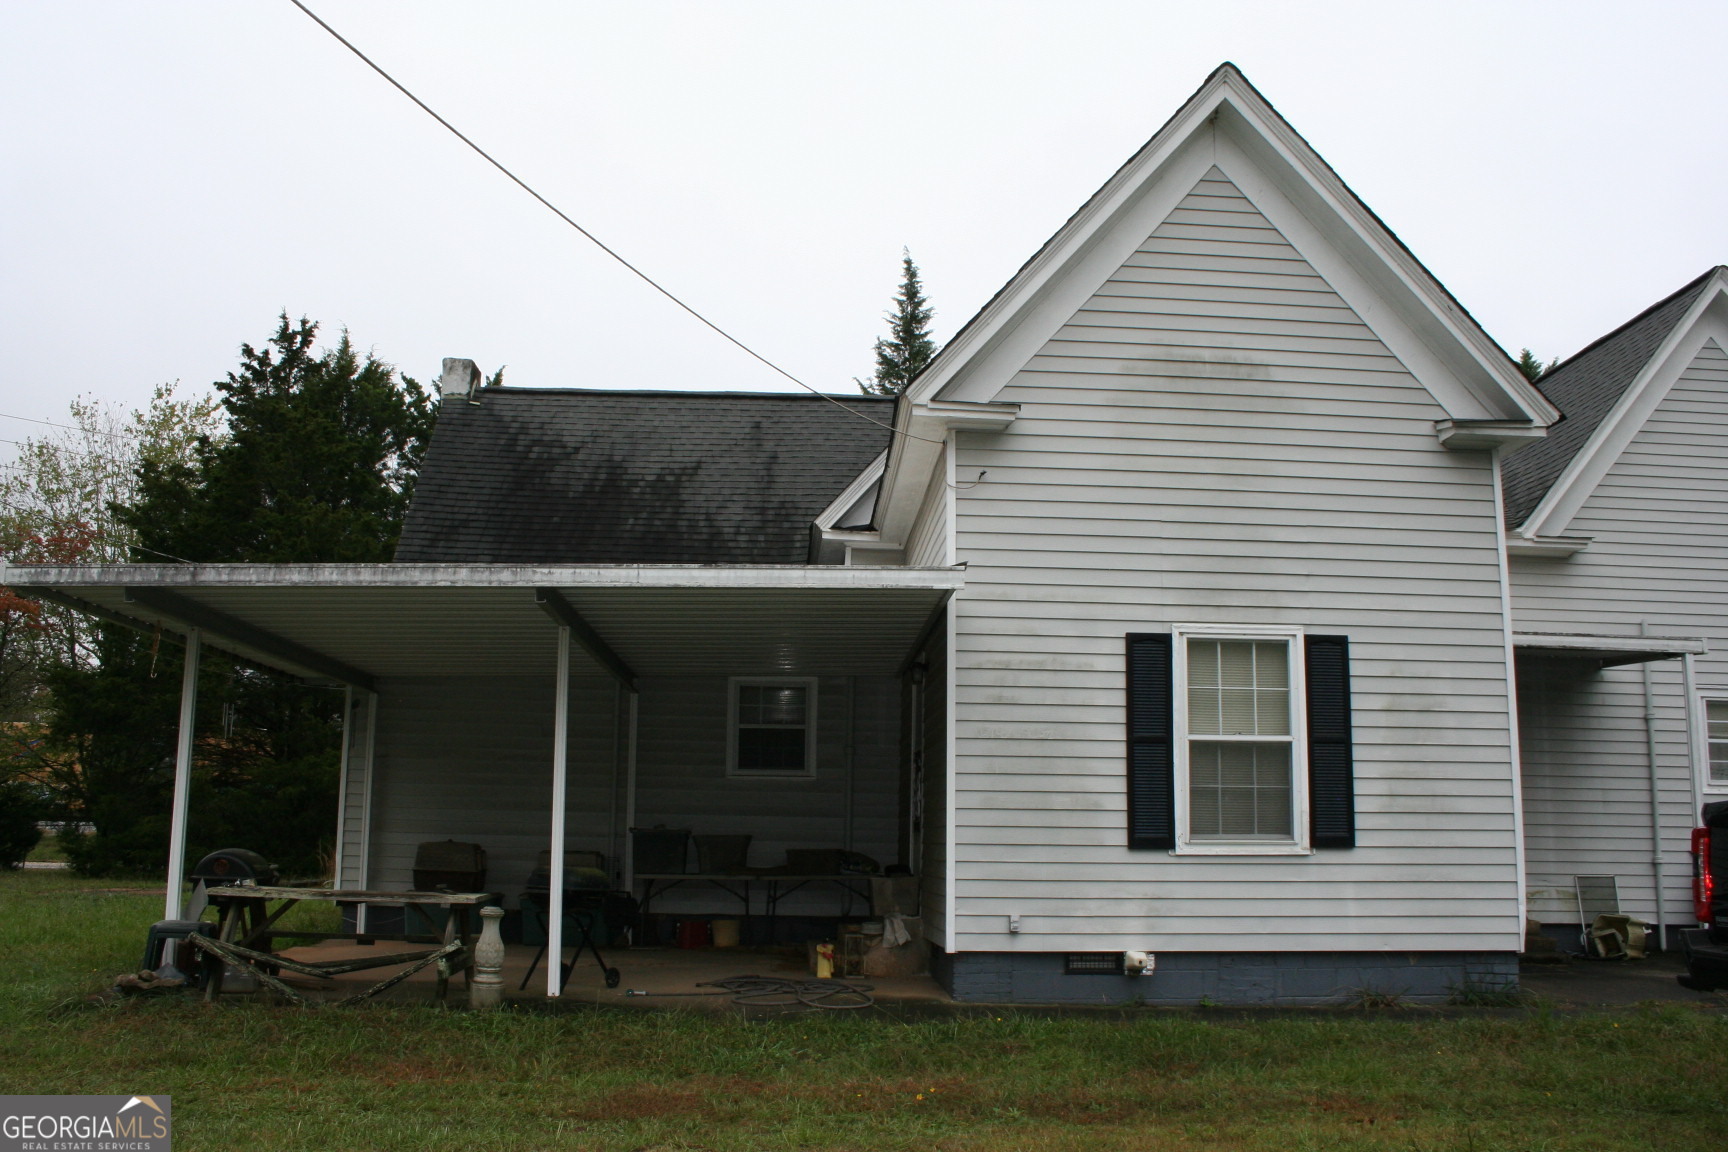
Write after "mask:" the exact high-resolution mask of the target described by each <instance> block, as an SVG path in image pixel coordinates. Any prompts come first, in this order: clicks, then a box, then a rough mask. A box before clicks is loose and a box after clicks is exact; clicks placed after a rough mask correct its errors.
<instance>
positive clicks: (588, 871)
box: [518, 850, 637, 991]
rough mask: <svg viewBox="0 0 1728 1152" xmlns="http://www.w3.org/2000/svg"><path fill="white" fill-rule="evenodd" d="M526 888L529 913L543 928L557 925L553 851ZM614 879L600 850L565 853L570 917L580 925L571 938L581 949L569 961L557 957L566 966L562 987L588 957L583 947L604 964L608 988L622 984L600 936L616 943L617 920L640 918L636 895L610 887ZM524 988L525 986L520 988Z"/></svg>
mask: <svg viewBox="0 0 1728 1152" xmlns="http://www.w3.org/2000/svg"><path fill="white" fill-rule="evenodd" d="M524 887H525V891H523V893H522V912H523V915H525V916H534V917H536V918H537V919H539V921H540V926H541V928H542V929H543V930H545V929H549V928H550V927H551V924H550V920H551V910H552V890H551V889H552V853H551V852H550V851H549V850H548V851H543V852H541V853H540V858H539V860H538V861H537V865H536V867H535V869H534V871H533V872H532V873H530V874H529V876H528V883H527V884H526V885H525V886H524ZM610 887H611V881H610V880H609V879H608V878H607V874H606V857H604V856H603V855H601V854H600V853H598V852H566V853H564V918H565V920H566V922H568V923H569V924H570V926H571V927H572V928H573V929H574V933H573V936H572V939H571V940H568V941H566V943H567V944H569V943H574V944H575V946H576V952H575V954H574V955H573V956H571V957H570V963H569V964H562V963H561V962H562V959H563V958H562V957H556V958H554V959H555V960H557V961H559V962H560V964H561V967H562V972H561V978H560V980H559V982H558V987H559V990H560V991H562V990H563V988H564V985H565V984H567V983H568V982H569V980H570V973H571V971H572V970H573V969H574V968H575V967H576V961H578V960H580V959H581V958H582V953H583V952H585V951H586V952H591V953H593V956H594V962H595V963H596V964H598V965H599V966H600V972H601V974H602V975H603V976H604V977H605V980H606V987H608V988H616V987H618V981H619V973H618V969H616V968H613V967H611V966H610V965H608V964H607V963H606V959H605V957H603V956H601V955H600V940H601V939H605V940H606V941H607V944H608V946H610V944H611V941H610V938H609V937H610V934H611V932H612V930H613V928H615V927H616V926H617V925H619V924H629V923H634V922H635V919H636V914H637V908H636V900H635V898H634V897H632V896H631V895H630V894H629V893H628V892H614V891H608V889H609V888H610ZM547 940H548V937H542V939H541V944H540V951H538V952H536V953H535V954H534V959H533V961H532V962H531V963H530V964H529V965H528V971H527V972H526V973H524V974H523V976H522V984H521V988H526V987H528V981H530V980H532V979H533V978H534V970H535V969H536V968H538V967H539V966H540V961H541V960H542V959H544V958H545V956H546V947H547ZM518 991H520V988H519V989H518Z"/></svg>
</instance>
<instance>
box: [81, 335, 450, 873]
mask: <svg viewBox="0 0 1728 1152" xmlns="http://www.w3.org/2000/svg"><path fill="white" fill-rule="evenodd" d="M317 329H318V326H317V325H316V324H313V323H311V322H310V321H307V320H305V319H302V320H300V321H299V322H298V323H293V322H290V321H289V319H288V317H287V315H286V314H284V315H283V316H282V317H281V318H280V320H279V322H278V325H277V329H276V333H275V335H274V336H272V337H271V338H270V340H269V342H268V343H267V344H266V345H265V346H264V348H262V349H255V348H253V347H252V346H251V345H242V346H241V364H240V368H239V370H238V371H237V372H233V373H230V374H229V376H228V378H227V379H226V380H225V381H220V382H218V383H217V384H216V389H217V391H218V392H219V393H220V394H221V407H222V414H223V416H224V417H225V418H226V427H225V429H224V430H223V434H222V435H221V436H220V437H218V436H213V435H205V436H202V437H200V438H199V439H198V440H197V442H196V443H195V444H194V445H193V446H192V450H191V452H190V453H188V454H185V455H183V456H179V457H155V458H152V457H146V458H144V459H143V460H142V461H141V462H140V466H139V470H138V476H139V480H138V485H137V488H136V494H135V496H134V497H133V499H131V500H130V502H127V503H124V504H121V505H118V506H117V507H116V509H115V513H116V516H117V518H118V520H119V521H120V523H122V524H123V525H125V526H126V527H127V528H128V529H129V530H130V531H131V532H132V533H133V534H134V536H133V543H132V548H133V552H134V557H133V558H134V559H135V560H137V561H138V562H141V563H157V564H160V563H164V562H165V561H166V560H168V559H169V558H173V559H181V560H189V561H195V562H258V563H292V562H297V561H300V562H327V563H350V562H373V561H387V560H389V559H390V558H391V555H392V553H393V551H394V548H395V542H396V538H397V536H398V535H399V534H400V533H401V528H402V519H403V514H404V512H405V511H406V509H407V504H408V498H409V496H410V494H411V492H412V489H413V483H414V478H415V475H416V472H417V469H418V467H419V462H420V459H421V457H422V455H423V454H424V452H425V448H426V443H427V441H428V439H429V437H430V434H431V428H432V422H433V419H434V416H435V409H434V407H433V404H432V402H431V400H430V398H429V397H428V396H427V395H426V393H425V392H424V391H423V390H422V389H421V388H420V386H419V385H418V384H416V383H415V382H414V381H413V380H410V379H408V378H407V377H398V376H397V375H396V373H395V370H394V369H393V368H391V366H390V365H388V364H385V363H383V362H381V361H379V360H377V359H375V358H373V357H371V356H367V357H365V358H364V359H362V358H361V357H360V356H359V355H358V354H357V353H356V352H355V350H354V347H353V344H352V343H351V342H350V340H349V339H348V336H347V334H346V333H344V334H343V336H342V338H341V340H340V341H339V342H338V343H337V345H336V346H335V347H334V348H332V349H329V350H327V351H323V352H318V351H316V350H315V349H314V346H313V341H314V338H315V336H316V333H317ZM97 651H98V659H97V660H96V661H95V662H94V663H92V664H90V665H87V666H83V667H71V668H65V669H61V670H60V671H59V672H58V673H57V674H56V676H55V677H54V678H53V679H52V681H51V683H50V695H51V699H52V705H51V708H50V710H49V717H48V727H49V733H50V745H51V754H52V755H53V756H54V757H55V758H56V762H57V763H58V765H59V766H60V775H59V776H58V777H57V779H56V783H57V789H56V790H57V792H58V793H59V794H60V796H61V797H62V799H63V801H64V804H65V807H66V809H67V815H70V816H73V817H75V818H78V819H82V820H87V821H89V822H91V823H93V824H94V825H95V826H96V834H95V835H94V836H68V837H64V838H63V840H62V843H63V844H64V846H65V848H66V851H67V854H68V855H69V857H70V858H71V859H72V862H73V865H74V866H75V867H76V868H78V869H79V870H80V871H82V872H86V873H94V874H102V873H117V872H118V873H132V872H160V870H161V868H162V863H163V860H164V858H165V856H166V854H167V846H168V805H169V796H170V793H171V790H172V784H173V765H174V755H173V742H174V733H175V714H176V707H175V701H176V699H177V697H178V692H179V689H178V685H179V680H180V677H179V669H180V661H181V658H182V649H181V648H180V646H179V645H178V644H177V643H175V642H174V641H172V640H170V639H168V638H166V637H161V636H144V635H140V634H138V633H136V632H131V631H128V630H125V629H122V628H118V627H113V626H103V627H102V628H101V630H100V639H99V641H98V643H97ZM198 703H199V708H198V711H199V714H198V718H197V733H198V743H197V745H196V748H195V756H194V765H193V772H194V777H193V788H192V804H191V821H190V824H189V826H188V832H189V836H188V839H189V850H188V856H189V857H190V858H192V859H196V858H197V857H198V856H199V855H201V854H203V853H204V852H206V851H209V850H211V849H213V848H220V847H229V846H238V847H246V848H252V849H255V850H256V851H259V852H262V853H264V855H265V856H267V857H269V858H270V859H272V860H274V861H275V862H276V863H278V864H280V865H282V866H283V867H284V868H286V869H288V870H289V871H290V872H291V873H297V874H300V875H312V874H316V873H317V871H318V870H319V868H320V865H321V857H322V856H323V855H324V853H325V852H326V851H327V849H328V841H329V839H330V836H331V830H332V828H333V826H334V822H335V812H336V789H337V775H338V768H337V766H338V762H339V755H338V743H339V741H338V734H339V732H340V730H341V708H342V693H341V692H339V691H333V690H331V689H329V688H321V687H311V686H307V685H304V684H300V683H298V682H296V681H293V680H291V679H289V678H287V677H285V676H281V675H279V674H276V673H274V672H269V671H265V670H260V669H256V668H251V667H248V666H246V665H244V664H241V663H238V662H236V661H233V660H230V659H228V658H227V657H225V656H222V655H221V654H219V653H216V652H212V651H209V650H206V653H205V657H204V660H203V662H202V673H201V676H200V682H199V701H198Z"/></svg>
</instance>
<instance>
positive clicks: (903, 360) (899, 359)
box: [854, 249, 936, 396]
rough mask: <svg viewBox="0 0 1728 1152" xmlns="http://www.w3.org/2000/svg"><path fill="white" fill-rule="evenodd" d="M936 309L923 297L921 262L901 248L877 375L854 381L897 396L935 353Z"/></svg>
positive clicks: (879, 348)
mask: <svg viewBox="0 0 1728 1152" xmlns="http://www.w3.org/2000/svg"><path fill="white" fill-rule="evenodd" d="M935 314H936V313H935V312H934V311H933V310H932V309H931V308H930V302H929V301H928V300H926V299H925V298H924V286H923V285H922V284H921V283H919V280H918V265H916V264H914V263H912V253H911V252H908V251H906V250H905V249H902V250H901V254H900V291H899V292H897V293H895V296H894V308H893V310H892V311H890V312H888V313H887V318H888V335H887V336H886V337H883V338H878V339H877V341H876V375H875V376H873V377H872V378H871V379H869V380H856V381H854V383H856V384H857V385H858V387H859V388H860V389H861V390H862V391H863V392H865V393H866V394H867V395H871V396H898V395H900V393H902V392H904V391H906V386H907V385H908V384H910V383H912V381H913V380H914V379H915V378H916V377H917V375H918V373H920V372H922V371H923V370H924V366H925V365H926V364H928V363H930V361H931V360H933V359H935V357H936V342H935V341H934V340H932V339H930V318H931V317H932V316H934V315H935Z"/></svg>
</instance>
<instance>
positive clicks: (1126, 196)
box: [908, 63, 1558, 426]
mask: <svg viewBox="0 0 1728 1152" xmlns="http://www.w3.org/2000/svg"><path fill="white" fill-rule="evenodd" d="M1214 166H1216V167H1219V168H1220V169H1222V171H1223V172H1224V174H1225V175H1226V176H1227V177H1228V178H1230V179H1231V180H1232V181H1233V182H1235V183H1237V184H1238V185H1239V186H1243V190H1244V192H1245V194H1247V195H1248V197H1249V199H1250V200H1253V201H1254V202H1255V205H1256V207H1257V208H1259V209H1260V210H1261V211H1262V212H1265V213H1267V214H1268V215H1269V216H1271V217H1273V218H1274V222H1275V223H1276V224H1278V225H1279V226H1280V227H1289V228H1291V229H1294V230H1295V231H1297V232H1299V233H1305V234H1306V237H1307V240H1308V245H1309V248H1310V249H1319V248H1328V249H1331V250H1332V251H1334V252H1335V253H1336V258H1335V259H1333V260H1332V261H1331V262H1330V264H1331V266H1329V267H1326V268H1322V269H1321V272H1322V274H1323V275H1325V276H1326V277H1327V278H1328V279H1329V280H1331V281H1332V282H1333V286H1334V288H1335V289H1337V290H1338V291H1340V293H1341V294H1343V295H1344V296H1345V298H1346V299H1347V300H1350V299H1352V297H1354V298H1355V299H1357V300H1364V299H1372V300H1373V301H1376V302H1384V303H1385V304H1386V305H1387V307H1376V308H1370V309H1367V311H1368V312H1371V313H1372V314H1373V315H1372V319H1370V320H1368V322H1369V324H1370V326H1371V327H1373V328H1375V330H1376V333H1377V335H1379V336H1380V337H1381V339H1382V340H1383V341H1385V342H1386V343H1387V345H1388V346H1389V347H1391V348H1392V349H1393V351H1394V353H1395V354H1397V355H1398V356H1399V357H1400V359H1402V360H1403V361H1404V363H1405V364H1406V366H1407V367H1409V368H1410V369H1411V371H1412V372H1413V373H1414V374H1415V375H1416V376H1417V378H1418V379H1419V380H1421V381H1422V382H1423V383H1424V384H1425V385H1427V386H1429V388H1430V390H1432V391H1435V393H1436V399H1437V400H1439V401H1440V403H1441V405H1442V406H1443V407H1444V408H1446V410H1447V412H1448V414H1449V415H1450V416H1452V417H1453V418H1455V419H1459V420H1502V421H1516V422H1524V423H1529V424H1532V425H1537V426H1540V425H1545V424H1547V423H1550V422H1551V421H1553V420H1554V419H1556V418H1557V415H1558V414H1557V413H1556V412H1555V410H1554V409H1553V408H1552V407H1551V406H1550V405H1549V404H1548V403H1547V401H1546V400H1545V399H1544V398H1543V397H1542V395H1541V394H1540V393H1539V392H1538V391H1537V390H1536V389H1535V388H1533V387H1532V386H1531V385H1530V384H1529V382H1528V381H1527V380H1525V379H1524V377H1523V375H1522V373H1520V372H1519V371H1518V370H1517V368H1516V366H1515V365H1514V364H1513V363H1512V362H1511V360H1510V358H1508V357H1507V355H1506V354H1505V352H1504V351H1503V350H1502V349H1500V348H1499V346H1498V345H1496V344H1495V343H1494V342H1493V340H1492V339H1490V338H1489V337H1488V336H1487V334H1486V333H1484V332H1483V331H1482V329H1481V328H1480V326H1479V325H1477V324H1476V322H1475V320H1474V319H1473V318H1472V317H1471V316H1470V315H1469V313H1468V312H1466V311H1465V310H1464V309H1463V307H1462V306H1461V305H1459V304H1458V302H1457V301H1456V300H1455V299H1453V298H1452V296H1451V295H1450V293H1448V292H1447V291H1446V289H1445V288H1444V287H1443V286H1441V285H1440V283H1439V281H1438V280H1436V279H1435V278H1434V277H1433V275H1432V274H1431V273H1429V272H1428V271H1427V269H1426V268H1424V267H1423V266H1422V265H1421V263H1420V262H1419V261H1417V260H1416V258H1415V257H1414V256H1413V255H1412V254H1411V253H1410V252H1409V250H1408V249H1406V248H1405V247H1404V245H1403V244H1402V243H1401V242H1400V241H1399V240H1398V238H1397V237H1396V236H1394V235H1393V234H1392V232H1391V231H1390V230H1389V229H1388V228H1387V227H1386V226H1385V224H1384V223H1383V222H1381V221H1380V219H1379V218H1378V217H1377V216H1375V214H1374V213H1373V212H1372V211H1370V210H1369V209H1368V208H1367V206H1366V205H1364V204H1363V203H1362V202H1361V200H1360V199H1358V198H1357V197H1356V195H1355V194H1354V193H1353V192H1351V191H1350V189H1349V188H1348V187H1347V186H1346V185H1345V184H1344V182H1343V181H1342V180H1340V179H1339V178H1338V176H1337V174H1336V173H1335V172H1334V171H1333V170H1332V168H1331V167H1330V165H1328V164H1327V163H1326V162H1325V161H1324V160H1323V159H1321V157H1320V156H1319V154H1318V153H1316V152H1315V151H1314V149H1313V148H1312V147H1310V146H1309V144H1308V143H1307V141H1306V140H1304V139H1303V138H1302V136H1301V135H1300V134H1298V133H1297V132H1296V131H1295V129H1294V128H1292V127H1291V126H1290V124H1289V123H1288V122H1287V121H1285V120H1284V118H1283V117H1282V116H1281V115H1279V113H1278V112H1277V110H1276V109H1274V108H1273V107H1272V105H1271V104H1270V103H1269V102H1268V101H1267V100H1266V98H1265V97H1264V96H1262V95H1261V94H1260V92H1259V91H1258V89H1256V88H1255V87H1254V86H1253V84H1251V83H1250V82H1249V81H1248V78H1247V77H1246V76H1245V75H1244V74H1243V72H1242V71H1241V69H1239V68H1237V67H1236V66H1235V65H1234V64H1231V63H1224V64H1221V65H1219V67H1217V68H1216V69H1214V70H1213V71H1212V73H1211V74H1210V75H1209V76H1208V77H1207V78H1206V81H1205V82H1204V83H1203V84H1202V85H1201V86H1200V88H1199V89H1197V90H1196V91H1195V93H1194V94H1193V95H1192V96H1190V97H1189V99H1188V100H1187V102H1186V103H1184V104H1183V106H1182V107H1181V108H1180V109H1179V110H1178V111H1177V112H1176V114H1175V115H1174V116H1172V117H1171V118H1170V119H1169V120H1168V121H1167V122H1166V123H1165V124H1164V126H1163V127H1162V128H1160V129H1159V131H1158V132H1157V133H1156V134H1155V135H1154V136H1153V137H1152V139H1151V140H1149V141H1148V142H1147V143H1146V144H1145V145H1144V146H1143V147H1141V148H1140V149H1139V150H1138V151H1137V152H1136V153H1135V154H1134V155H1133V156H1131V157H1130V158H1129V160H1128V161H1127V162H1126V163H1125V164H1124V165H1123V166H1122V167H1121V168H1119V169H1118V170H1117V171H1116V173H1115V174H1114V175H1112V176H1111V178H1110V179H1109V180H1108V181H1106V182H1105V184H1104V185H1103V187H1101V188H1100V189H1099V190H1098V191H1097V192H1096V193H1094V194H1093V196H1092V197H1090V198H1089V199H1088V200H1087V201H1086V203H1085V204H1083V205H1081V207H1080V208H1079V210H1078V211H1076V212H1075V213H1074V215H1073V216H1071V217H1070V218H1069V219H1068V221H1067V222H1066V223H1065V224H1064V225H1063V226H1062V228H1061V229H1059V230H1058V231H1057V232H1056V234H1055V235H1054V236H1052V237H1051V238H1050V239H1049V240H1048V241H1046V242H1045V244H1044V245H1043V247H1041V248H1040V249H1039V251H1038V252H1037V253H1035V254H1034V255H1033V256H1032V258H1031V259H1030V260H1028V261H1027V262H1026V263H1025V264H1024V265H1023V266H1022V267H1021V268H1020V270H1019V271H1018V272H1017V273H1016V274H1015V275H1014V277H1013V278H1012V279H1010V281H1009V282H1008V284H1007V285H1005V286H1004V287H1003V288H1002V289H1001V290H1000V291H999V292H998V293H997V294H996V295H995V297H993V298H992V299H991V300H990V301H989V303H987V304H986V305H985V306H984V308H983V309H981V310H980V311H979V313H978V314H977V315H976V316H974V317H973V318H972V319H971V320H970V321H969V322H968V323H967V324H966V325H965V326H964V327H963V328H962V329H961V330H960V331H959V332H958V333H957V334H956V335H955V337H954V338H953V339H952V340H951V341H950V342H949V343H948V345H947V346H946V347H945V348H944V349H943V350H942V352H941V353H940V354H939V355H938V356H937V358H936V360H935V361H933V362H932V363H931V365H930V366H929V367H928V368H926V369H925V371H924V373H923V374H922V375H921V376H920V377H919V378H918V380H916V381H914V383H913V385H912V388H911V389H910V391H909V393H908V395H909V398H910V399H911V400H912V401H913V402H914V403H917V402H927V401H930V400H935V399H941V400H959V401H989V400H991V399H993V398H994V397H995V396H996V394H997V393H998V392H999V391H1000V390H1001V388H1002V387H1003V386H1004V385H1005V384H1006V383H1007V382H1008V380H1009V379H1010V378H1011V377H1012V376H1013V374H1014V373H1015V372H1016V371H1018V369H1019V368H1020V366H1021V365H1023V364H1024V363H1025V362H1026V361H1027V360H1028V359H1030V357H1031V355H1032V354H1033V353H1034V352H1035V351H1036V350H1037V348H1039V347H1041V346H1042V345H1043V343H1044V342H1045V341H1046V340H1048V339H1049V337H1050V336H1051V335H1052V334H1054V332H1055V331H1056V330H1057V329H1058V328H1059V327H1060V326H1061V324H1062V323H1063V322H1065V321H1066V319H1067V318H1068V317H1069V316H1071V315H1072V314H1073V312H1074V310H1075V309H1076V308H1078V306H1079V304H1080V303H1081V302H1082V301H1083V300H1084V299H1086V298H1087V297H1089V296H1090V295H1091V294H1092V293H1093V292H1094V291H1095V290H1096V289H1097V287H1098V286H1099V285H1101V284H1102V283H1103V282H1104V280H1105V279H1106V278H1107V277H1108V276H1109V275H1110V273H1111V272H1112V271H1114V269H1115V268H1116V267H1119V266H1120V264H1121V262H1122V261H1123V260H1124V259H1126V258H1127V256H1128V255H1129V253H1131V252H1132V251H1133V250H1134V248H1135V247H1136V246H1138V244H1139V243H1140V241H1142V240H1143V239H1144V238H1145V237H1146V236H1147V235H1149V234H1150V232H1151V231H1152V230H1153V229H1154V228H1156V227H1157V226H1158V224H1159V223H1160V222H1162V220H1163V219H1164V218H1165V217H1167V216H1168V215H1169V213H1170V211H1171V210H1173V209H1174V207H1175V205H1176V204H1177V203H1178V202H1179V201H1180V200H1181V199H1182V197H1183V196H1184V195H1186V194H1187V193H1188V192H1189V190H1190V189H1191V188H1192V187H1193V185H1194V184H1195V183H1196V182H1197V181H1198V180H1199V179H1200V178H1201V176H1202V175H1203V174H1204V173H1205V172H1206V171H1207V170H1209V169H1211V168H1213V167H1214ZM1292 242H1293V243H1296V244H1297V247H1298V249H1299V250H1300V249H1302V248H1303V243H1302V242H1300V241H1298V240H1296V239H1295V238H1294V237H1293V238H1292ZM1304 255H1305V256H1307V257H1308V258H1310V259H1311V260H1313V259H1315V258H1316V256H1317V255H1318V253H1317V252H1315V251H1304Z"/></svg>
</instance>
